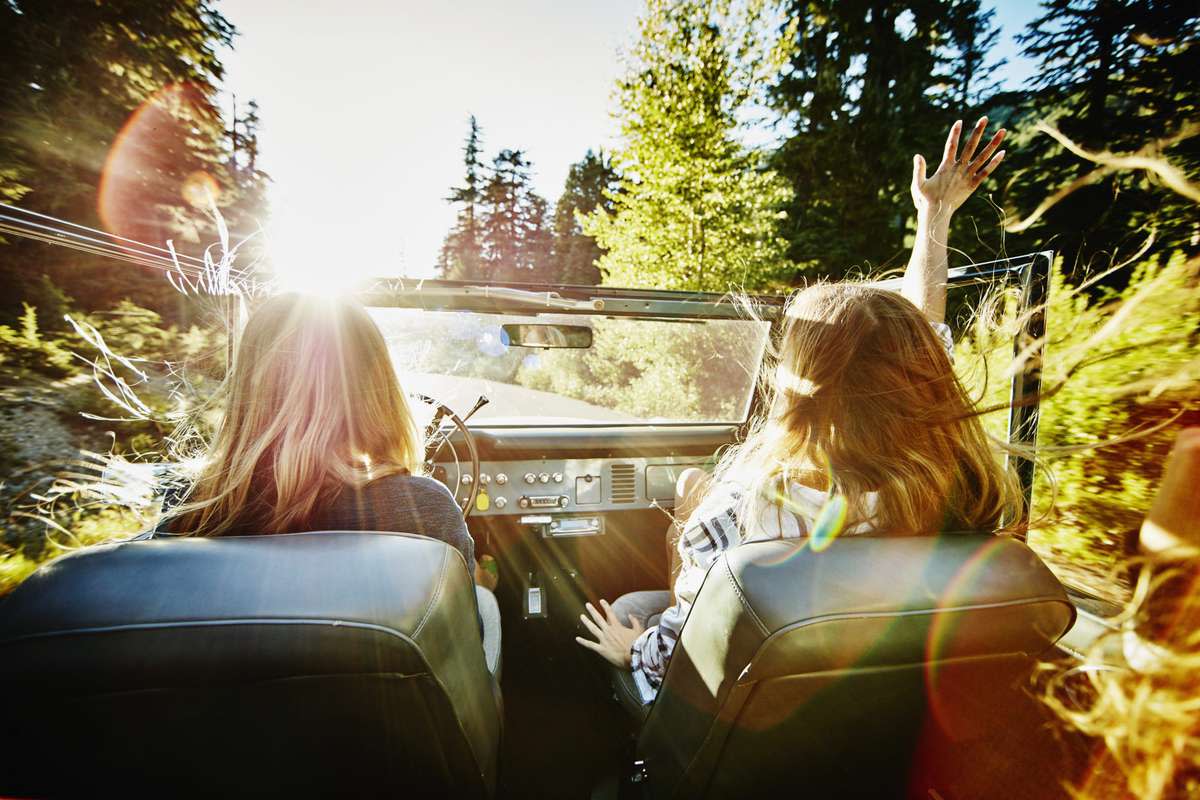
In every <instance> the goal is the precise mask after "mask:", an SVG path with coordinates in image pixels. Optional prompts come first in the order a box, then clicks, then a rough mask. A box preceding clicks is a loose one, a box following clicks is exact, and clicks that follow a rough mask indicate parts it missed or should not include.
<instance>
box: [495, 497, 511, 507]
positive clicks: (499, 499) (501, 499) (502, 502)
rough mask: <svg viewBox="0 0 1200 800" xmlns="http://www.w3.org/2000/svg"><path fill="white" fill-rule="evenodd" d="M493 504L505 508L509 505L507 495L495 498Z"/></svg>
mask: <svg viewBox="0 0 1200 800" xmlns="http://www.w3.org/2000/svg"><path fill="white" fill-rule="evenodd" d="M492 505H494V506H495V507H496V508H504V507H505V506H506V505H508V498H507V497H497V498H496V499H495V500H493V501H492Z"/></svg>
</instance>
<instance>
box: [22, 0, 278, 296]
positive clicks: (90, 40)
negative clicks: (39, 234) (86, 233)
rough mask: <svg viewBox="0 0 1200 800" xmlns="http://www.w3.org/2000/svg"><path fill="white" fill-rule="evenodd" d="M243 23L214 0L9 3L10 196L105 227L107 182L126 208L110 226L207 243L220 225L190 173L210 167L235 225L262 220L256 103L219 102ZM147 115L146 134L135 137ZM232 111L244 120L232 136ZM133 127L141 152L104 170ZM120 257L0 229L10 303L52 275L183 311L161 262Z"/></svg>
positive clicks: (97, 292) (187, 245)
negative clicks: (231, 106)
mask: <svg viewBox="0 0 1200 800" xmlns="http://www.w3.org/2000/svg"><path fill="white" fill-rule="evenodd" d="M234 33H235V32H234V29H233V27H232V26H231V25H230V23H229V22H228V21H227V20H226V19H225V18H224V17H223V16H222V15H221V14H220V12H219V11H217V10H216V7H215V4H214V3H213V2H211V0H166V1H165V2H158V3H135V2H103V3H97V2H92V1H91V0H61V1H60V2H53V3H47V2H28V1H27V0H12V1H11V2H3V3H0V41H2V42H3V43H4V44H3V47H0V74H2V75H4V80H3V82H0V120H3V124H2V125H0V200H7V201H12V200H18V199H19V200H20V202H21V206H22V207H23V208H25V209H27V210H30V211H35V212H40V213H45V214H50V215H52V216H55V217H59V218H63V219H66V220H68V221H70V222H74V223H80V224H84V225H88V226H91V227H95V228H105V227H106V224H105V222H102V220H101V214H100V212H99V211H98V203H97V195H98V190H100V189H102V188H103V187H104V186H107V188H108V190H109V191H110V192H112V197H113V198H118V199H117V200H114V201H113V202H114V204H116V205H119V207H120V209H121V211H120V213H119V214H110V215H109V216H108V217H107V218H106V221H107V222H108V223H111V224H112V225H113V227H112V228H109V229H110V230H112V231H113V232H115V233H120V234H122V235H125V236H132V237H133V238H136V239H139V240H141V241H145V242H147V243H148V244H150V245H154V246H159V247H162V246H164V243H165V240H166V239H168V238H172V239H174V240H175V242H176V244H177V246H178V248H179V249H180V250H181V251H182V252H189V253H191V254H193V255H196V254H197V253H196V250H197V249H198V247H199V243H200V242H201V241H211V240H212V239H214V238H215V234H214V230H213V228H212V225H211V222H210V221H209V220H208V219H207V217H206V216H205V215H204V213H202V212H201V211H198V210H197V209H195V208H193V207H192V206H191V205H190V204H189V203H188V202H187V201H186V200H185V197H184V192H185V187H186V186H187V181H188V179H189V176H192V175H193V174H194V173H196V172H203V173H205V174H206V175H208V176H210V177H211V178H212V179H213V180H214V181H215V182H216V184H217V185H218V187H219V190H220V198H219V203H220V204H221V207H222V211H223V213H224V216H225V218H226V219H227V220H228V221H229V222H230V224H231V225H233V226H234V229H235V230H239V229H250V228H252V227H253V225H252V224H251V220H252V219H253V218H254V217H255V216H256V215H257V214H258V213H259V212H260V211H261V206H262V189H263V186H264V183H265V176H263V175H262V173H261V172H259V171H257V169H256V168H255V166H254V160H255V156H256V153H257V143H256V133H255V128H256V125H257V110H256V108H254V107H253V106H251V108H250V109H249V113H247V114H246V115H244V116H240V117H239V118H238V119H235V120H229V121H228V122H227V121H226V120H225V119H224V118H223V117H222V114H221V111H220V110H219V109H218V108H217V107H216V105H215V104H216V99H217V98H216V96H217V85H218V83H219V81H220V80H221V79H222V76H223V70H222V67H221V63H220V60H219V57H218V53H219V51H220V50H221V49H222V48H225V47H227V46H229V45H230V44H231V43H232V41H233V37H234ZM164 90H166V91H164ZM135 112H138V114H135ZM139 114H140V116H138V115H139ZM135 119H140V120H141V121H142V124H141V127H140V134H139V135H138V136H133V137H132V138H126V139H122V137H121V136H120V135H119V134H121V132H122V131H123V129H124V130H126V131H128V130H130V127H129V125H130V123H132V122H133V121H134V120H135ZM227 125H230V126H232V127H233V128H234V129H235V130H236V131H237V133H236V134H235V135H234V136H233V137H230V136H229V135H228V131H227ZM150 128H152V129H153V130H152V131H151V130H149V129H150ZM122 141H124V145H123V147H124V150H123V151H122V152H124V153H126V154H128V155H129V156H130V160H129V161H128V162H125V163H124V165H123V168H110V169H108V172H107V176H106V177H107V182H106V183H104V184H102V181H101V176H102V171H103V170H105V165H106V161H107V159H108V158H109V157H110V156H111V155H112V153H113V152H115V150H116V148H117V147H118V143H120V142H122ZM118 187H119V188H118ZM117 264H118V262H114V261H111V260H106V259H103V258H101V257H98V256H92V255H82V254H80V253H78V252H72V251H69V250H66V249H65V248H60V247H47V246H46V245H45V244H42V243H40V242H30V241H26V240H22V239H17V238H15V237H8V238H7V239H4V240H0V280H3V282H4V283H5V286H6V287H7V288H8V291H6V292H5V294H4V296H3V297H0V317H8V318H11V317H12V316H15V315H16V314H18V313H20V311H19V309H20V302H21V301H22V300H29V301H35V297H34V296H35V295H36V293H37V287H38V284H39V282H40V280H41V278H42V276H43V275H47V276H50V278H52V279H53V280H54V281H55V282H56V283H57V284H58V285H61V286H63V287H65V288H66V289H67V290H68V291H69V292H70V293H71V294H72V295H74V296H75V297H78V298H81V299H82V300H83V302H84V303H85V305H86V308H88V309H99V308H106V307H109V306H110V305H112V304H113V303H115V302H116V301H117V300H119V299H121V298H122V297H126V296H136V297H137V298H138V300H139V302H141V303H143V304H151V305H155V306H156V307H157V308H158V309H159V310H161V311H164V312H167V313H170V312H173V311H175V308H174V302H175V300H176V298H175V296H174V293H173V292H172V291H171V289H170V287H169V286H168V285H167V284H166V282H165V281H163V280H162V276H161V273H158V272H156V271H152V270H148V269H145V268H142V267H137V266H131V265H124V264H120V265H119V266H117V267H116V269H114V266H115V265H117ZM36 302H38V304H39V305H41V303H40V301H36Z"/></svg>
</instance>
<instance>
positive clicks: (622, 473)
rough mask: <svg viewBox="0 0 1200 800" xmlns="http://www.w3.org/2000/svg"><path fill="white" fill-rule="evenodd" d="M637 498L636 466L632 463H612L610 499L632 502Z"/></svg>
mask: <svg viewBox="0 0 1200 800" xmlns="http://www.w3.org/2000/svg"><path fill="white" fill-rule="evenodd" d="M636 499H637V467H635V466H634V465H633V464H613V465H612V501H613V502H614V503H632V502H633V501H634V500H636Z"/></svg>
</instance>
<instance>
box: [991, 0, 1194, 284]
mask: <svg viewBox="0 0 1200 800" xmlns="http://www.w3.org/2000/svg"><path fill="white" fill-rule="evenodd" d="M1043 7H1044V13H1043V14H1042V16H1040V17H1039V18H1038V19H1036V20H1034V21H1033V22H1032V23H1031V24H1030V26H1029V28H1028V29H1027V30H1026V32H1025V33H1024V34H1023V35H1022V36H1021V37H1020V38H1019V41H1020V42H1021V43H1022V44H1023V46H1024V52H1025V54H1026V55H1027V56H1029V57H1032V58H1035V59H1037V60H1038V61H1039V69H1038V71H1037V73H1036V74H1035V76H1034V78H1033V81H1032V84H1033V85H1032V88H1031V89H1029V90H1028V91H1026V92H1023V93H1021V94H1020V95H1014V96H1009V97H1006V98H1001V102H1003V103H1005V104H1008V105H1011V106H1012V107H1013V110H1014V115H1013V120H1012V122H1013V127H1014V134H1015V135H1014V136H1013V139H1012V143H1011V146H1010V147H1009V150H1010V153H1011V155H1012V158H1011V159H1010V160H1009V162H1008V163H1007V164H1006V165H1005V171H1006V173H1007V175H1008V178H1007V185H1006V187H1005V196H1004V205H1005V207H1006V208H1007V209H1009V210H1010V215H1011V216H1013V217H1014V218H1017V219H1019V218H1022V217H1025V216H1026V215H1028V214H1030V213H1031V212H1032V211H1033V210H1034V209H1035V208H1037V207H1038V205H1039V204H1040V203H1042V202H1043V201H1044V200H1045V199H1046V198H1047V197H1049V196H1051V195H1054V194H1055V193H1056V192H1059V191H1062V192H1064V196H1063V197H1062V198H1060V199H1059V200H1058V202H1057V203H1056V204H1055V205H1054V207H1053V208H1051V209H1050V210H1049V211H1048V212H1047V213H1046V214H1045V216H1043V217H1042V218H1041V219H1040V220H1038V221H1036V222H1035V223H1033V224H1032V225H1031V226H1029V227H1028V228H1027V229H1026V230H1023V231H1019V232H1017V233H1016V235H1015V236H1014V237H1013V238H1012V239H1010V241H1009V246H1010V247H1015V248H1017V250H1018V251H1022V250H1031V249H1036V248H1038V247H1045V246H1047V245H1048V244H1050V243H1053V245H1052V246H1053V247H1054V248H1055V249H1056V250H1057V251H1058V252H1060V253H1062V254H1064V255H1065V256H1066V257H1067V263H1068V264H1069V265H1072V266H1074V267H1076V268H1077V269H1078V270H1079V272H1080V273H1081V275H1086V274H1088V273H1089V272H1093V271H1099V270H1102V269H1104V268H1106V267H1107V266H1108V264H1109V263H1111V262H1112V261H1113V260H1115V259H1118V258H1119V257H1120V255H1124V256H1125V257H1127V256H1128V254H1129V253H1131V252H1132V251H1133V250H1134V249H1135V248H1137V247H1138V246H1140V245H1141V244H1142V242H1143V241H1144V240H1145V238H1146V236H1147V235H1148V234H1149V233H1151V232H1153V233H1154V235H1155V239H1156V243H1157V245H1158V246H1159V247H1160V248H1161V249H1162V251H1164V252H1169V251H1172V250H1181V251H1184V252H1189V253H1195V252H1197V244H1196V239H1195V221H1194V213H1193V210H1192V208H1191V207H1190V203H1189V202H1188V201H1187V200H1186V199H1185V198H1182V197H1179V196H1176V195H1174V194H1171V193H1164V192H1162V191H1161V187H1160V186H1159V185H1158V182H1157V181H1156V180H1155V179H1154V178H1153V177H1152V176H1150V175H1149V174H1147V173H1145V172H1143V171H1140V170H1122V171H1117V170H1105V169H1100V168H1098V167H1097V165H1096V164H1092V163H1089V162H1087V161H1084V160H1081V159H1080V158H1079V157H1078V156H1076V155H1075V154H1072V153H1070V152H1068V151H1067V150H1066V149H1065V148H1064V147H1063V146H1062V145H1060V144H1059V143H1058V142H1056V141H1054V140H1053V139H1052V138H1050V137H1049V136H1047V135H1045V134H1043V133H1039V132H1037V131H1035V130H1034V129H1033V128H1034V126H1035V125H1036V124H1037V123H1038V122H1039V121H1043V120H1045V121H1048V122H1050V123H1051V124H1053V125H1054V126H1055V127H1057V128H1058V129H1059V130H1060V131H1062V132H1063V133H1064V134H1066V135H1067V136H1068V137H1069V138H1070V139H1071V140H1073V141H1074V142H1076V143H1077V144H1079V145H1080V146H1082V147H1084V148H1085V149H1088V150H1091V151H1093V152H1105V151H1107V152H1115V153H1129V152H1138V151H1141V152H1142V154H1143V155H1147V156H1150V157H1157V156H1166V157H1168V158H1170V159H1171V161H1172V162H1173V163H1174V164H1176V165H1177V166H1178V167H1179V168H1180V169H1182V170H1183V172H1184V173H1186V174H1188V175H1191V176H1193V178H1194V176H1196V175H1198V174H1200V137H1192V138H1190V139H1185V140H1182V141H1177V142H1171V143H1166V144H1163V145H1156V144H1155V142H1156V141H1158V140H1163V139H1167V138H1168V137H1170V136H1172V135H1173V134H1175V133H1176V132H1177V131H1178V130H1179V128H1180V126H1181V125H1182V124H1183V123H1185V122H1187V121H1188V120H1192V121H1195V120H1197V119H1200V6H1197V5H1196V4H1195V3H1186V2H1184V3H1181V2H1176V1H1175V0H1154V1H1153V2H1134V0H1049V1H1048V2H1045V3H1043ZM1143 148H1147V149H1145V150H1144V149H1143ZM1118 254H1120V255H1118Z"/></svg>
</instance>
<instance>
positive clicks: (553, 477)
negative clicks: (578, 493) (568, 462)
mask: <svg viewBox="0 0 1200 800" xmlns="http://www.w3.org/2000/svg"><path fill="white" fill-rule="evenodd" d="M550 478H551V480H553V481H554V482H555V483H562V473H561V472H556V473H554V474H553V475H551V476H550Z"/></svg>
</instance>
